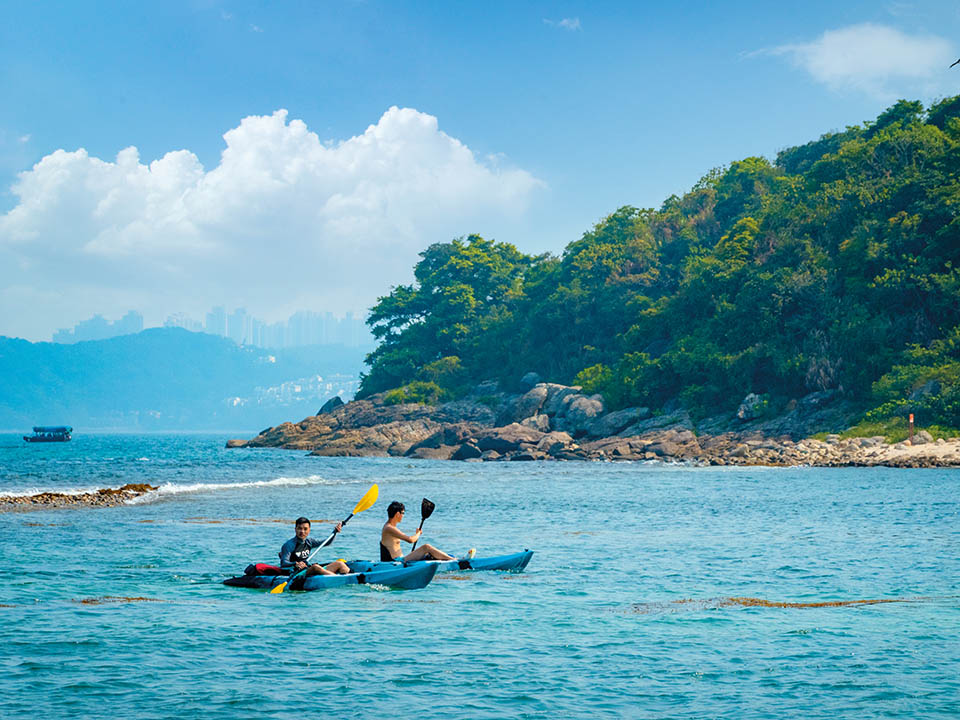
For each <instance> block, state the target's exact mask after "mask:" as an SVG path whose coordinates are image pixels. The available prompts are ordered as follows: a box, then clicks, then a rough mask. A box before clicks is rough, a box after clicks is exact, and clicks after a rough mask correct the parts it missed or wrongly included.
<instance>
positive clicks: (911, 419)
mask: <svg viewBox="0 0 960 720" xmlns="http://www.w3.org/2000/svg"><path fill="white" fill-rule="evenodd" d="M910 444H911V445H913V413H910Z"/></svg>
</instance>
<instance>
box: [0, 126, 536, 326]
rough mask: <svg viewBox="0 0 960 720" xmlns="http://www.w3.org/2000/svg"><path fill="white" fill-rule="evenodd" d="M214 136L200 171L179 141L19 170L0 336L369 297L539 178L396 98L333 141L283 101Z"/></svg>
mask: <svg viewBox="0 0 960 720" xmlns="http://www.w3.org/2000/svg"><path fill="white" fill-rule="evenodd" d="M223 138H224V140H225V142H226V148H225V149H224V150H223V152H222V155H221V158H220V163H219V164H218V165H217V166H216V167H214V168H212V169H211V170H206V169H205V168H204V167H203V166H202V164H201V163H200V161H199V160H198V158H197V157H196V155H194V154H193V153H192V152H189V151H188V150H177V151H173V152H169V153H167V154H166V155H164V156H163V157H162V158H160V159H158V160H154V161H152V162H149V163H146V162H144V161H142V160H141V158H140V156H139V152H138V151H137V149H136V148H135V147H129V148H126V149H124V150H121V151H120V152H119V153H118V154H117V156H116V158H114V159H113V160H101V159H99V158H96V157H92V156H90V155H89V154H88V153H87V152H86V151H85V150H83V149H79V150H75V151H67V150H57V151H56V152H54V153H51V154H50V155H47V156H46V157H44V158H43V159H42V160H41V161H40V162H39V163H37V164H36V165H35V166H34V167H33V168H32V169H31V170H29V171H26V172H23V173H21V174H20V176H19V179H18V181H17V182H16V183H15V184H14V186H13V187H12V192H13V194H14V195H15V196H16V197H17V198H18V202H17V204H16V205H15V207H13V209H12V210H10V211H9V212H8V213H7V214H6V215H4V216H0V318H2V319H3V324H4V325H6V326H7V327H0V333H7V334H21V335H27V333H26V331H24V330H22V329H20V328H13V329H11V328H10V327H9V325H10V323H11V322H15V318H18V317H27V316H30V315H34V316H37V315H39V316H42V317H43V318H45V319H46V321H47V322H49V323H53V324H54V326H64V325H68V324H72V323H73V322H75V321H76V320H79V319H82V318H84V317H88V316H90V315H92V314H93V313H95V312H102V313H104V314H107V315H110V314H111V309H112V308H115V309H116V313H117V314H119V313H121V312H123V311H125V310H126V309H128V308H135V309H139V310H141V312H144V314H145V315H147V316H148V320H149V319H150V315H151V312H153V313H154V314H157V313H159V315H160V317H161V318H162V317H163V316H165V314H166V313H170V312H174V311H187V312H193V313H197V315H199V313H201V312H202V311H203V310H205V309H207V308H209V307H210V306H212V305H214V304H224V303H226V304H235V305H245V306H246V307H247V308H248V310H250V311H251V312H254V313H255V314H258V315H266V316H268V317H269V316H271V315H272V316H273V317H280V316H282V315H283V314H285V313H287V312H290V311H292V310H295V309H299V308H307V309H317V310H333V311H335V312H342V311H345V310H348V309H361V308H365V307H369V305H370V304H371V303H372V302H373V301H374V300H375V298H376V297H377V296H378V295H382V294H384V293H385V292H387V291H388V290H389V288H390V286H391V285H395V284H398V283H400V282H407V281H408V280H409V279H410V277H411V268H412V266H413V264H414V263H415V262H416V259H417V253H418V252H419V251H420V250H422V249H423V248H424V247H426V246H427V245H429V244H430V243H433V242H439V241H446V240H449V239H450V238H452V237H455V236H458V235H463V234H466V233H469V232H481V233H482V232H483V229H484V224H485V222H489V221H491V219H496V220H503V219H507V220H509V219H510V218H519V217H520V216H521V215H522V214H523V213H524V212H525V210H526V209H527V207H528V205H529V203H530V202H531V201H532V199H533V197H534V195H535V193H536V191H537V189H538V188H540V187H542V186H543V183H541V182H540V181H539V180H537V179H536V178H535V177H533V176H532V175H531V174H530V173H528V172H526V171H524V170H522V169H517V168H509V167H503V166H502V163H501V161H500V160H499V159H496V158H494V159H491V160H480V159H478V158H477V157H476V156H475V155H474V153H473V152H472V151H471V150H470V149H469V148H468V147H467V146H466V145H464V144H463V143H461V142H460V141H458V140H457V139H455V138H452V137H450V136H449V135H447V134H445V133H443V132H442V131H441V130H440V129H439V128H438V123H437V119H436V118H435V117H433V116H430V115H427V114H424V113H421V112H418V111H416V110H412V109H406V108H405V109H401V108H397V107H393V108H390V109H389V110H388V111H387V112H385V113H384V114H383V116H382V117H381V118H380V120H379V121H378V122H377V123H376V124H375V125H371V126H370V127H368V128H367V130H366V131H365V132H364V133H363V134H361V135H357V136H355V137H352V138H350V139H348V140H345V141H342V142H326V143H324V142H321V141H320V140H319V139H318V137H317V135H316V134H314V133H313V132H310V131H309V130H308V128H307V126H306V125H305V124H304V123H303V122H302V121H300V120H289V121H288V117H287V111H286V110H278V111H276V112H275V113H273V114H272V115H268V116H253V117H247V118H244V119H243V120H242V121H241V122H240V124H239V126H238V127H235V128H233V129H231V130H230V131H228V132H227V133H226V134H224V136H223ZM25 303H26V304H27V305H26V306H25V307H24V306H23V304H25ZM68 310H69V311H70V312H67V311H68ZM54 318H59V319H57V320H54ZM38 322H42V320H40V319H39V318H38ZM51 329H52V328H51ZM14 330H16V331H17V332H16V333H14ZM47 332H49V329H48V330H47ZM27 336H29V335H27Z"/></svg>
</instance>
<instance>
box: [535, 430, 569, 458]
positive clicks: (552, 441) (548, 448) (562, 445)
mask: <svg viewBox="0 0 960 720" xmlns="http://www.w3.org/2000/svg"><path fill="white" fill-rule="evenodd" d="M572 445H573V438H572V437H571V436H570V433H565V432H563V431H555V432H551V433H547V434H546V435H544V436H543V437H542V438H541V439H540V442H538V443H537V450H540V451H541V452H545V453H547V454H548V455H556V454H557V453H559V452H563V451H565V450H570V449H571V446H572Z"/></svg>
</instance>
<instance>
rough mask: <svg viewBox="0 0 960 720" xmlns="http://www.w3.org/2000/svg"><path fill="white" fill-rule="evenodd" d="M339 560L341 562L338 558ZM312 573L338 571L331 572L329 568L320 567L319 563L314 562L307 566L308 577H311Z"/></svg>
mask: <svg viewBox="0 0 960 720" xmlns="http://www.w3.org/2000/svg"><path fill="white" fill-rule="evenodd" d="M337 562H340V561H339V560H338V561H337ZM311 575H336V573H334V572H330V571H329V570H327V568H325V567H320V566H319V565H317V564H316V563H314V564H313V565H311V566H310V567H309V568H307V574H306V577H310V576H311Z"/></svg>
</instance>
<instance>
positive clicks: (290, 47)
mask: <svg viewBox="0 0 960 720" xmlns="http://www.w3.org/2000/svg"><path fill="white" fill-rule="evenodd" d="M98 7H99V11H98V12H97V13H92V12H91V11H90V10H89V8H86V7H80V6H74V5H73V4H66V5H63V6H60V5H57V4H54V3H34V4H23V5H18V6H14V7H11V8H10V9H8V12H7V15H8V22H7V23H6V24H5V25H4V27H3V28H0V60H2V61H3V63H2V66H3V68H4V70H3V71H0V77H2V78H3V81H2V82H3V90H4V97H5V100H6V102H5V103H4V104H3V106H2V107H0V187H2V194H0V335H9V336H16V337H23V338H26V339H30V340H45V339H49V338H50V336H51V334H52V333H53V332H54V331H55V330H57V329H60V328H65V327H70V326H72V325H74V324H76V323H77V322H79V321H82V320H84V319H87V318H89V317H91V316H93V315H95V314H97V313H100V314H103V315H106V316H108V317H111V316H112V313H114V312H115V313H116V317H119V315H120V314H122V313H123V312H125V311H126V310H128V309H135V310H137V311H139V312H140V313H142V314H143V316H144V319H145V322H146V324H148V325H159V324H161V323H162V322H163V319H164V318H165V317H167V316H169V315H172V314H175V313H186V314H188V315H193V316H195V317H200V316H202V314H203V313H204V312H205V311H206V310H207V309H209V308H210V307H211V306H216V305H224V306H229V307H245V308H246V309H247V310H248V311H249V312H250V313H252V314H255V315H258V316H263V317H264V318H265V319H266V320H268V321H276V320H280V319H282V318H285V317H287V316H289V315H290V314H291V313H292V312H294V311H296V310H300V309H314V310H323V311H331V312H334V313H337V314H342V313H344V312H346V311H353V312H355V313H362V312H364V311H365V310H366V309H367V308H369V307H370V306H371V305H372V304H373V302H375V300H376V298H377V297H378V296H381V295H385V294H386V293H387V292H389V290H390V288H391V286H395V285H397V284H400V283H406V282H410V281H411V279H412V267H413V264H414V263H415V261H416V259H417V253H419V252H420V251H421V250H423V249H424V248H426V247H427V246H428V245H430V244H432V243H436V242H444V241H448V240H450V239H451V238H453V237H458V236H462V235H467V234H470V233H478V234H481V235H483V236H484V237H487V238H493V239H497V240H501V241H505V242H510V243H512V244H514V245H516V246H517V247H518V248H519V249H521V250H522V251H524V252H528V253H539V252H553V253H559V252H562V250H563V248H564V246H565V245H566V244H567V243H569V242H571V241H572V240H575V239H577V238H578V237H579V236H580V234H581V233H583V232H584V231H586V230H588V229H589V228H590V227H591V226H592V225H593V224H594V223H595V222H597V221H598V220H600V219H601V218H602V217H603V216H605V215H607V214H608V213H610V212H612V211H614V210H615V209H616V208H617V207H619V206H621V205H625V204H630V205H635V206H639V207H657V206H659V205H660V204H661V203H662V202H663V201H664V200H665V199H666V198H667V197H669V196H670V195H671V194H674V193H677V194H679V193H682V192H684V191H685V190H687V189H689V188H690V186H692V185H693V184H694V183H695V182H696V181H697V180H698V179H699V178H700V177H702V176H703V175H704V174H706V173H707V172H708V171H709V170H710V169H711V168H713V167H717V166H721V165H724V164H726V163H729V162H730V161H733V160H738V159H742V158H744V157H748V156H751V155H764V156H767V157H771V158H772V157H774V156H775V155H776V152H777V151H778V150H780V149H782V148H784V147H788V146H791V145H796V144H803V143H806V142H808V141H810V140H812V139H815V138H817V137H819V136H820V135H821V134H823V133H825V132H828V131H831V130H837V129H842V128H843V127H844V126H846V125H851V124H856V123H860V122H863V121H864V120H865V119H867V118H871V117H875V116H876V115H877V114H878V113H879V112H880V111H882V110H883V109H884V108H885V107H887V106H889V105H891V104H892V103H893V102H895V101H896V99H897V98H899V97H905V98H907V99H920V100H923V101H924V102H929V101H930V100H932V99H934V98H937V97H942V96H946V95H953V94H956V93H957V92H958V87H960V68H954V69H953V70H950V69H949V65H950V63H951V62H953V61H954V60H955V59H956V58H957V57H958V56H960V55H958V44H957V42H955V40H954V38H956V37H960V32H958V31H960V9H958V7H957V6H956V4H955V3H948V2H919V3H893V2H891V3H886V4H877V3H867V2H851V3H844V4H843V6H842V7H838V6H837V5H836V3H826V2H811V3H807V4H804V5H803V6H802V7H796V8H783V7H771V6H769V5H768V4H765V3H760V2H748V3H744V4H741V5H739V6H737V7H736V8H719V7H712V6H706V5H703V4H698V3H683V4H673V5H671V6H669V7H651V8H646V7H642V6H639V5H637V4H635V3H615V2H611V3H602V4H599V5H597V4H588V3H579V2H573V3H563V4H562V5H557V4H555V3H542V2H534V3H528V4H524V5H522V6H517V5H515V4H512V3H505V2H495V3H485V4H483V5H479V4H458V5H456V6H448V5H446V4H443V3H432V4H423V3H410V2H400V3H384V2H370V3H352V2H342V3H326V4H322V5H321V4H317V3H310V2H292V3H287V4H284V5H283V6H282V7H277V6H275V5H273V4H270V3H266V2H257V3H236V2H218V1H216V0H209V1H204V2H176V3H171V4H169V5H167V6H163V7H159V6H156V7H155V6H151V7H146V8H145V7H138V6H128V5H125V4H123V3H104V4H101V5H99V6H98Z"/></svg>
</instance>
